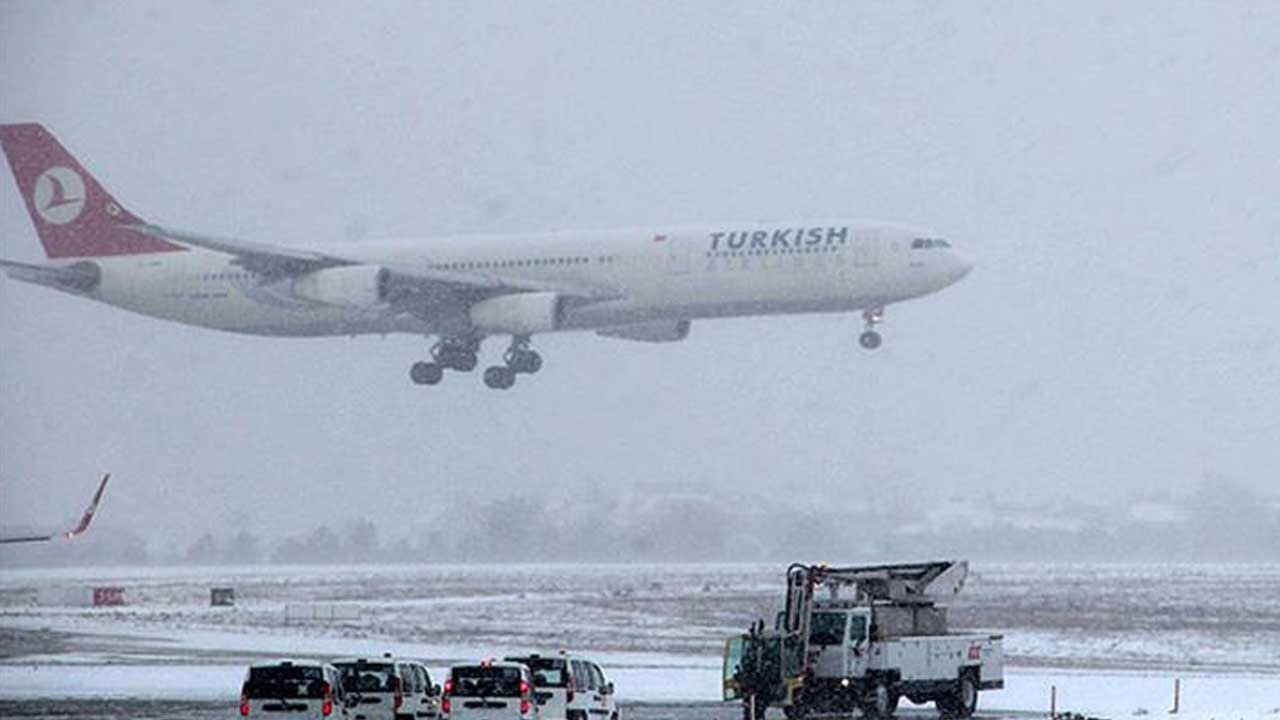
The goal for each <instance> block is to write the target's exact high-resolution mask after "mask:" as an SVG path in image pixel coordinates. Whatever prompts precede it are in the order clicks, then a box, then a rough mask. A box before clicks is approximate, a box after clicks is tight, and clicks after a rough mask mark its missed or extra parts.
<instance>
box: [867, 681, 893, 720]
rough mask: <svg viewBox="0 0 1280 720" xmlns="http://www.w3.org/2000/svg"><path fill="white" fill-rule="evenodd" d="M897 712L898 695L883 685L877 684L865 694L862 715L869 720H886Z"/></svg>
mask: <svg viewBox="0 0 1280 720" xmlns="http://www.w3.org/2000/svg"><path fill="white" fill-rule="evenodd" d="M897 710H898V693H896V692H894V691H893V690H890V689H889V687H888V686H886V685H885V684H884V683H877V684H876V686H875V688H873V689H872V690H871V692H870V693H868V694H867V697H866V701H865V703H864V704H863V706H862V714H863V715H864V716H865V717H867V718H868V719H869V720H888V719H889V718H891V717H893V714H894V713H895V712H897Z"/></svg>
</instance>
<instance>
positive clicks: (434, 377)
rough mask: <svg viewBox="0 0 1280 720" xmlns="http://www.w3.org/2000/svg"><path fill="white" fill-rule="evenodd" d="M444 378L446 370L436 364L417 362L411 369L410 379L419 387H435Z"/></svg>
mask: <svg viewBox="0 0 1280 720" xmlns="http://www.w3.org/2000/svg"><path fill="white" fill-rule="evenodd" d="M443 377H444V368H442V367H440V366H439V365H437V364H435V363H430V362H416V363H414V364H413V366H412V367H410V368H409V379H410V380H413V382H414V383H416V384H418V385H435V384H436V383H438V382H440V380H441V379H442V378H443Z"/></svg>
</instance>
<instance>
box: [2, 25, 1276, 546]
mask: <svg viewBox="0 0 1280 720" xmlns="http://www.w3.org/2000/svg"><path fill="white" fill-rule="evenodd" d="M0 68H2V69H0V121H3V122H19V121H37V122H41V123H44V124H45V125H47V126H48V127H49V128H50V129H51V130H53V132H55V133H56V134H57V135H58V137H59V138H60V139H61V140H62V141H63V143H64V144H65V145H67V146H68V148H69V149H70V150H71V151H72V152H73V153H74V154H75V155H76V156H77V157H78V158H79V159H80V161H81V162H82V163H83V164H84V165H85V166H86V167H88V168H89V169H90V170H91V171H92V172H93V173H94V174H95V175H96V176H97V177H98V179H99V180H100V181H102V182H103V183H104V184H105V185H106V187H108V188H109V189H110V190H111V191H112V192H113V193H114V194H115V195H116V197H117V198H119V199H120V200H121V201H122V202H123V203H124V204H125V205H126V206H127V207H129V208H130V209H131V210H133V211H134V212H136V213H137V214H139V215H141V216H142V217H145V218H147V219H149V220H153V221H155V222H158V223H161V224H165V225H168V226H172V227H179V228H186V229H191V230H198V231H204V232H208V233H212V234H219V235H230V236H236V237H241V238H244V239H249V240H254V241H260V242H269V243H279V244H291V243H294V244H297V243H315V244H323V243H325V242H329V241H339V240H344V239H364V238H376V237H386V236H407V235H422V236H430V235H432V234H442V233H463V232H493V231H537V230H544V229H563V228H591V227H609V226H635V225H649V224H665V223H685V222H718V221H729V220H750V219H778V220H784V219H804V218H811V217H822V218H825V217H832V216H835V217H865V218H874V219H884V220H892V221H900V222H905V223H909V224H914V225H922V226H925V227H929V228H934V229H936V230H937V231H938V232H939V233H940V234H941V235H942V236H944V237H947V238H948V239H950V240H952V241H953V242H954V244H956V245H957V246H958V247H960V248H962V249H963V251H964V252H965V253H966V254H967V255H968V256H969V257H971V258H972V259H973V260H974V261H975V262H976V265H977V267H976V269H975V271H974V272H973V273H972V274H971V275H970V276H969V277H968V278H966V279H965V280H964V281H963V282H961V283H960V284H959V285H957V286H954V287H952V288H949V289H947V290H945V291H943V292H941V293H939V294H937V295H934V296H930V297H928V298H925V299H922V300H917V301H913V302H910V303H907V304H905V305H900V306H892V307H890V308H889V311H888V317H887V322H886V324H885V325H884V327H883V330H884V334H885V340H886V342H885V345H884V347H883V348H882V349H881V350H879V351H877V352H876V353H875V354H867V353H865V352H863V351H861V350H860V349H859V348H858V346H857V334H858V333H859V332H860V331H861V322H860V320H859V319H858V318H857V317H856V316H852V315H850V316H793V317H782V318H763V319H745V320H732V321H709V322H695V323H694V326H693V332H692V334H691V336H690V338H689V339H688V340H687V341H685V342H684V343H681V344H674V345H669V346H650V345H645V344H631V343H627V342H623V341H615V340H606V339H603V338H598V337H595V336H593V335H561V336H552V337H540V338H537V340H536V345H537V347H538V349H539V350H541V351H542V352H543V354H544V357H545V359H546V366H545V368H544V369H543V371H542V372H541V373H540V374H539V375H537V376H536V377H527V378H522V379H521V381H520V383H519V384H518V385H517V386H516V388H515V389H514V390H512V391H509V392H505V393H499V392H493V391H490V390H488V389H487V388H485V387H484V386H483V385H482V384H481V382H480V379H479V377H478V376H465V375H450V376H448V377H447V378H446V381H445V382H444V383H443V384H442V385H440V386H438V387H435V388H422V387H417V386H414V385H412V384H411V383H410V382H409V380H408V377H407V369H408V366H409V364H410V363H411V362H413V361H414V360H416V359H419V358H421V357H422V356H423V355H424V354H425V352H426V349H427V344H426V342H425V340H424V339H423V338H420V337H412V336H395V337H388V338H385V339H382V338H377V337H362V338H357V339H345V338H344V339H308V340H295V339H273V338H259V337H241V336H236V335H231V334H225V333H219V332H215V331H212V330H205V329H199V328H192V327H184V326H181V325H176V324H170V323H167V322H163V321H160V320H155V319H150V318H145V317H140V316H135V315H131V314H128V313H126V312H124V311H120V310H116V309H113V308H110V307H107V306H104V305H98V304H94V303H92V302H87V301H84V300H81V299H77V298H73V297H70V296H66V295H61V294H58V293H56V292H53V291H50V290H47V289H44V288H41V287H36V286H31V285H25V284H22V283H19V282H17V281H14V280H12V279H9V278H0V524H15V523H29V522H30V523H43V522H56V521H59V520H61V519H63V518H65V517H68V516H72V515H75V514H76V513H77V512H78V511H79V509H80V507H81V506H82V504H83V502H84V501H85V500H87V497H88V495H89V493H90V492H91V491H92V488H93V485H94V483H95V481H96V478H97V476H98V475H99V474H100V473H101V472H104V471H107V470H110V471H112V472H113V473H114V474H115V478H116V479H115V481H114V485H113V487H112V488H111V490H110V491H109V493H108V497H107V502H106V506H105V508H104V511H103V515H102V519H103V522H108V523H113V524H117V525H125V526H131V527H135V528H137V529H139V530H145V532H146V533H147V534H152V533H153V532H154V533H157V534H159V535H160V536H163V537H168V538H171V539H173V541H174V542H176V543H179V544H187V543H189V542H190V541H191V540H192V539H194V536H195V535H196V534H197V533H198V532H202V531H204V530H206V529H218V528H225V527H240V526H246V527H250V528H252V529H254V530H255V531H256V532H260V533H263V534H268V535H270V534H275V533H282V532H291V531H294V530H299V529H304V528H310V527H312V526H314V525H315V524H316V522H317V520H318V519H321V518H325V517H332V518H335V520H336V521H338V522H341V521H342V520H343V519H344V518H346V517H349V516H350V515H353V514H361V515H368V516H370V517H374V518H376V519H379V520H380V521H386V522H387V523H388V525H387V528H388V529H387V532H386V535H387V536H392V537H393V536H395V535H396V534H397V533H396V530H395V528H398V527H403V528H407V527H408V524H409V523H410V522H412V521H413V520H414V518H416V517H419V516H421V515H422V514H423V512H424V509H427V508H430V507H431V506H432V504H433V503H434V502H437V501H438V500H439V499H440V498H442V497H452V498H456V497H458V496H460V495H462V494H467V493H517V492H530V491H542V490H543V489H545V491H547V492H560V493H563V492H581V493H606V494H607V493H611V492H615V491H616V489H619V488H634V487H635V486H637V485H638V484H640V483H644V482H649V481H661V482H671V483H674V484H676V485H677V486H680V487H686V488H693V489H705V490H706V491H708V492H716V493H722V494H724V497H725V499H726V502H732V500H733V497H734V495H733V492H734V488H735V487H736V486H738V485H743V486H747V487H749V488H751V489H753V490H762V489H767V488H777V490H778V492H780V493H781V492H787V493H799V494H803V495H810V496H812V498H813V499H814V500H815V501H821V502H824V503H837V502H839V503H849V504H851V505H853V506H856V505H857V504H858V503H861V502H868V501H870V502H880V501H884V500H885V499H891V500H893V501H895V502H897V501H901V500H902V499H904V498H905V499H914V498H919V499H922V500H926V501H927V500H929V499H932V498H937V497H952V496H982V495H987V494H994V495H999V496H1002V497H1026V498H1027V499H1029V500H1032V501H1035V500H1039V499H1046V498H1060V497H1063V496H1070V495H1076V496H1080V497H1087V498H1091V499H1095V500H1098V501H1103V502H1106V501H1111V500H1115V499H1122V498H1126V497H1130V496H1135V495H1144V494H1151V493H1159V492H1163V491H1171V492H1181V491H1185V490H1187V489H1189V488H1192V487H1195V486H1196V485H1197V484H1199V483H1201V482H1204V481H1205V478H1230V479H1232V480H1233V481H1236V482H1239V483H1242V484H1243V485H1244V486H1246V487H1252V488H1255V489H1257V490H1270V489H1272V488H1275V487H1276V470H1275V468H1276V467H1280V442H1277V440H1278V439H1280V408H1277V405H1276V401H1277V398H1280V344H1278V343H1277V337H1280V311H1278V308H1280V253H1278V252H1277V249H1278V247H1280V202H1278V199H1280V182H1278V181H1280V140H1277V134H1276V129H1277V128H1278V127H1280V8H1278V7H1277V6H1276V5H1275V4H1273V3H1265V2H1259V3H1244V2H1239V3H1219V2H1205V3H1170V2H1151V3H1143V2H1129V3H1122V4H1117V3H1113V2H1100V3H1093V4H1090V3H1063V2H1051V3H1035V2H1007V3H1006V2H981V3H979V2H956V3H935V2H928V3H906V2H886V3H861V2H860V3H845V2H839V3H836V2H830V3H786V4H778V3H765V2H760V3H746V4H735V5H730V4H726V3H683V2H680V3H670V4H667V3H639V2H636V3H603V2H582V3H549V2H547V3H510V4H507V3H500V4H499V3H483V2H477V3H471V2H467V3H421V2H412V3H392V2H382V3H375V4H372V6H371V7H365V6H364V5H362V4H351V3H341V4H336V3H335V4H329V3H315V4H299V3H276V4H261V3H247V2H246V3H232V2H210V3H194V2H192V3H185V2H184V3H166V2H130V3H125V2H121V3H109V4H108V3H93V2H75V3H48V2H7V3H3V4H0ZM424 242H429V241H424ZM0 257H5V258H10V259H17V260H23V261H40V260H42V259H43V258H42V254H41V249H40V246H39V243H38V241H37V239H36V236H35V233H34V231H33V229H32V227H31V224H30V221H29V219H28V217H27V213H26V211H25V209H24V207H23V205H22V202H21V200H20V198H19V196H18V194H17V191H16V188H15V187H14V185H13V183H12V180H11V175H9V174H8V173H7V172H5V173H3V177H2V178H0ZM499 345H500V343H499V342H498V341H496V340H495V341H491V342H490V344H489V345H487V346H486V348H485V353H486V354H487V355H488V356H496V355H497V353H498V352H499V351H500V347H499ZM485 362H486V360H485V359H482V363H485Z"/></svg>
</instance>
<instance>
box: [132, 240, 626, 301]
mask: <svg viewBox="0 0 1280 720" xmlns="http://www.w3.org/2000/svg"><path fill="white" fill-rule="evenodd" d="M135 229H137V230H138V231H139V232H145V233H147V234H151V235H155V236H157V237H162V238H164V239H166V240H171V241H174V242H178V243H182V244H184V245H192V246H195V247H200V248H204V249H206V250H213V251H215V252H221V253H226V254H228V255H233V256H235V257H236V258H237V259H236V263H237V264H239V265H241V266H242V267H244V268H245V269H247V270H250V271H251V272H256V273H261V274H262V275H265V276H268V277H275V278H279V277H287V276H296V275H303V274H306V273H309V272H314V271H316V270H323V269H325V268H331V267H343V266H349V265H362V264H365V263H364V262H363V261H358V260H353V259H351V258H344V257H340V256H337V255H330V254H328V253H320V252H315V251H311V250H303V249H298V248H287V247H279V246H275V245H266V244H263V243H254V242H246V241H241V240H228V239H223V238H210V237H205V236H201V235H191V234H187V233H182V232H176V231H173V230H168V229H165V228H161V227H158V226H155V225H144V226H136V228H135ZM378 265H379V266H380V267H383V268H385V269H386V270H387V271H388V272H390V273H391V287H392V289H393V294H394V295H395V296H396V304H399V305H401V306H412V305H413V301H414V300H422V301H424V302H425V303H439V302H440V301H442V300H454V301H457V302H461V303H464V304H469V303H471V302H476V301H478V300H483V299H485V298H489V297H494V296H496V295H506V294H510V293H520V292H555V293H559V294H561V295H564V296H565V297H566V298H568V299H570V300H576V301H578V303H579V304H582V303H588V302H595V301H600V300H613V299H617V298H619V297H620V295H619V294H618V293H616V292H613V291H611V290H609V289H607V288H600V287H591V286H586V285H576V284H565V283H556V282H542V281H537V280H528V279H524V278H511V277H506V276H503V275H501V274H497V273H489V272H460V271H456V270H436V269H430V268H422V267H418V266H413V267H406V266H404V265H403V264H398V263H394V262H392V263H385V262H380V263H378Z"/></svg>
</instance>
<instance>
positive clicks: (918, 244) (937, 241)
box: [911, 238, 951, 250]
mask: <svg viewBox="0 0 1280 720" xmlns="http://www.w3.org/2000/svg"><path fill="white" fill-rule="evenodd" d="M949 247H951V243H949V242H947V241H946V240H943V239H942V238H916V239H915V240H912V241H911V249H912V250H928V249H930V248H949Z"/></svg>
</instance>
